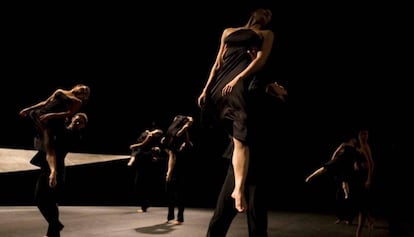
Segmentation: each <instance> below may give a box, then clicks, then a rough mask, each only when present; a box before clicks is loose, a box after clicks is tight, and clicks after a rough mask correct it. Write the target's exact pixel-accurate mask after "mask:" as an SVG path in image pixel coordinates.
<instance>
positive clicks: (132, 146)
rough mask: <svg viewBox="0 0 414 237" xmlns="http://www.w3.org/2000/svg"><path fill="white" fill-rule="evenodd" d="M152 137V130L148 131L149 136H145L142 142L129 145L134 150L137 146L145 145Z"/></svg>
mask: <svg viewBox="0 0 414 237" xmlns="http://www.w3.org/2000/svg"><path fill="white" fill-rule="evenodd" d="M151 137H152V133H151V132H148V134H147V136H146V137H145V139H144V140H143V141H142V142H139V143H134V144H132V145H130V146H129V149H131V150H132V149H134V148H136V147H140V146H143V145H145V144H146V143H147V142H148V141H149V140H150V138H151Z"/></svg>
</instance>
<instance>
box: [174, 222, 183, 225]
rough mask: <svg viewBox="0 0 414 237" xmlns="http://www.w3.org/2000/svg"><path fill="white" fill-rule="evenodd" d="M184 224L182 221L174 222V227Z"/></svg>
mask: <svg viewBox="0 0 414 237" xmlns="http://www.w3.org/2000/svg"><path fill="white" fill-rule="evenodd" d="M181 224H182V222H181V221H174V222H173V225H181Z"/></svg>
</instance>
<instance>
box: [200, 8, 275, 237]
mask: <svg viewBox="0 0 414 237" xmlns="http://www.w3.org/2000/svg"><path fill="white" fill-rule="evenodd" d="M271 18H272V12H271V11H270V10H269V9H263V8H260V9H257V10H255V11H253V12H252V14H251V15H250V18H249V19H248V22H247V23H246V24H245V25H244V26H241V27H235V28H226V29H225V30H224V31H223V33H222V36H221V44H220V48H219V51H218V54H217V57H216V61H215V63H214V65H213V67H212V69H211V71H210V75H209V77H208V80H207V83H206V85H205V86H204V89H203V91H202V93H201V94H200V96H199V97H198V105H199V106H200V107H201V108H202V113H203V115H202V118H203V121H206V118H207V117H208V119H209V121H214V122H215V124H216V125H217V126H221V127H223V128H224V130H225V131H226V133H227V134H228V136H229V137H230V143H229V149H227V152H226V154H224V156H225V157H228V158H230V159H231V163H230V164H231V165H230V167H229V172H228V174H227V177H226V180H225V183H224V184H223V187H222V191H221V193H220V195H219V199H218V202H217V206H216V211H215V213H214V216H213V217H212V219H211V222H210V226H209V230H208V234H207V235H208V236H215V237H217V236H225V234H226V233H227V230H228V228H229V226H230V223H231V221H232V220H233V218H234V217H235V215H236V214H237V212H244V211H246V210H248V221H249V232H250V233H251V234H253V232H257V233H258V235H257V236H267V234H265V232H266V228H267V226H266V224H265V223H263V222H265V221H266V220H264V219H265V217H263V218H262V219H263V221H260V222H261V223H260V224H259V221H258V220H256V219H255V218H256V213H254V212H255V211H256V210H255V205H256V204H255V203H253V201H254V200H255V194H256V193H255V192H251V191H252V190H253V189H254V187H250V186H249V187H248V188H246V185H247V184H246V178H247V173H248V171H249V167H250V166H249V163H251V162H250V144H251V141H252V139H251V137H250V134H251V131H249V127H250V125H251V124H250V121H251V119H250V118H251V117H249V106H248V104H249V99H248V96H249V87H250V85H252V81H253V80H254V79H255V76H256V75H257V73H258V72H259V71H261V70H262V69H263V67H264V66H265V64H266V62H267V60H268V57H269V55H270V53H271V50H272V46H273V40H274V33H273V32H272V31H271V30H269V29H265V27H266V26H267V24H268V23H269V22H270V20H271ZM205 116H207V117H205ZM211 119H212V120H211ZM249 172H250V171H249ZM250 189H251V190H250ZM246 194H248V196H249V197H248V199H249V200H247V199H246ZM248 201H250V203H249V204H247V202H248ZM248 205H249V207H248V208H247V206H248ZM254 222H257V223H254Z"/></svg>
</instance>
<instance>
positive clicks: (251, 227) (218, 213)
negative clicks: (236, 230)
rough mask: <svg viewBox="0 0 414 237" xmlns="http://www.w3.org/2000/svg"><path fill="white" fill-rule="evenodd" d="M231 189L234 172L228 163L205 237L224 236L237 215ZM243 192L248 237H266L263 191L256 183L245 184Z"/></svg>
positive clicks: (265, 206)
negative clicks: (245, 203) (246, 206)
mask: <svg viewBox="0 0 414 237" xmlns="http://www.w3.org/2000/svg"><path fill="white" fill-rule="evenodd" d="M233 189H234V171H233V166H232V165H231V163H230V165H229V168H228V171H227V175H226V178H225V180H224V183H223V186H222V189H221V192H220V194H219V197H218V200H217V204H216V208H215V210H214V214H213V216H212V218H211V219H210V223H209V226H208V230H207V237H224V236H226V234H227V232H228V230H229V227H230V225H231V223H232V221H233V219H234V218H235V217H236V215H237V214H238V211H237V210H236V208H235V202H234V199H233V198H232V197H231V193H232V192H233ZM245 191H246V194H245V195H246V199H247V200H246V201H247V205H248V209H247V211H246V215H247V225H248V231H249V237H267V224H268V219H267V205H266V201H265V193H264V192H265V190H264V189H262V188H261V184H258V183H257V182H250V183H249V182H247V183H246V187H245Z"/></svg>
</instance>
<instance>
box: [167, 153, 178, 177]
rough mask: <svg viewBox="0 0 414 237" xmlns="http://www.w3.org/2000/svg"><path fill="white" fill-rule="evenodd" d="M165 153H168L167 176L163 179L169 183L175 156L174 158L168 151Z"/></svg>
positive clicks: (173, 154)
mask: <svg viewBox="0 0 414 237" xmlns="http://www.w3.org/2000/svg"><path fill="white" fill-rule="evenodd" d="M167 153H168V168H167V175H166V177H165V180H166V181H167V182H170V181H171V178H172V172H173V169H174V166H175V162H176V156H175V153H174V152H173V151H172V150H170V149H168V150H167Z"/></svg>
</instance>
